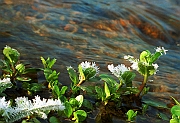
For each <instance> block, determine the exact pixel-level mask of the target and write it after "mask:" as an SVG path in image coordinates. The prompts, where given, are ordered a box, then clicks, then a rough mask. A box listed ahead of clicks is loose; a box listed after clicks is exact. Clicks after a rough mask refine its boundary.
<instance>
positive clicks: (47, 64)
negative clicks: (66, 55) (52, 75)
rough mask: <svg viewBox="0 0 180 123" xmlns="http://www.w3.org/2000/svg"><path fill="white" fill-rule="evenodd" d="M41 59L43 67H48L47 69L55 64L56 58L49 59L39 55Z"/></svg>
mask: <svg viewBox="0 0 180 123" xmlns="http://www.w3.org/2000/svg"><path fill="white" fill-rule="evenodd" d="M41 61H42V63H43V65H44V68H49V69H51V68H52V66H53V65H54V64H55V62H56V59H55V58H54V59H52V60H51V59H50V58H49V57H48V58H47V59H46V60H45V59H44V58H43V57H41Z"/></svg>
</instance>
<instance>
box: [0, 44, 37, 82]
mask: <svg viewBox="0 0 180 123" xmlns="http://www.w3.org/2000/svg"><path fill="white" fill-rule="evenodd" d="M3 55H4V60H1V61H0V68H1V69H2V71H3V76H4V77H6V76H9V77H10V79H11V82H12V83H13V84H14V85H15V81H16V80H17V81H30V80H31V78H30V77H28V76H25V75H26V74H28V73H35V72H38V71H39V70H40V69H35V68H26V66H27V65H28V64H23V63H20V61H19V57H20V53H19V52H18V51H17V50H16V49H13V48H11V47H9V46H6V47H5V48H4V49H3Z"/></svg>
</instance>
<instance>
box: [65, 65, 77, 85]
mask: <svg viewBox="0 0 180 123" xmlns="http://www.w3.org/2000/svg"><path fill="white" fill-rule="evenodd" d="M67 71H68V73H69V77H70V79H71V81H72V82H73V84H74V85H77V84H78V82H79V79H78V76H77V74H76V72H75V70H74V69H73V68H71V67H68V68H67Z"/></svg>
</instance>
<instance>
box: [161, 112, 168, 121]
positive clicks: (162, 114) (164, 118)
mask: <svg viewBox="0 0 180 123" xmlns="http://www.w3.org/2000/svg"><path fill="white" fill-rule="evenodd" d="M159 117H160V118H161V119H163V120H166V121H169V118H168V116H167V115H166V114H164V113H159Z"/></svg>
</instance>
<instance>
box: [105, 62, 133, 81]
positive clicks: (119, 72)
mask: <svg viewBox="0 0 180 123" xmlns="http://www.w3.org/2000/svg"><path fill="white" fill-rule="evenodd" d="M108 69H109V70H110V71H111V73H112V74H114V75H115V76H116V77H118V78H119V77H121V75H123V74H124V72H125V71H129V70H130V69H129V68H127V67H126V66H125V65H124V64H121V65H118V66H116V67H114V65H113V64H111V65H108Z"/></svg>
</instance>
